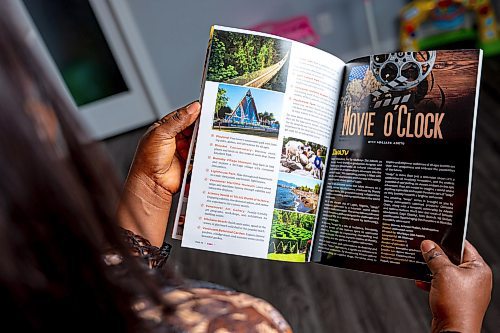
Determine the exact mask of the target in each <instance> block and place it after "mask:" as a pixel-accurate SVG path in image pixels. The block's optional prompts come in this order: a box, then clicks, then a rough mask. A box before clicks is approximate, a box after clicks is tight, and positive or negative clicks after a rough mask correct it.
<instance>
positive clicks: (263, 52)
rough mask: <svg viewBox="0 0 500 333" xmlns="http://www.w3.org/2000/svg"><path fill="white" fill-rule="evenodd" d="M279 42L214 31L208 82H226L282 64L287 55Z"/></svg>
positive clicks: (260, 37)
mask: <svg viewBox="0 0 500 333" xmlns="http://www.w3.org/2000/svg"><path fill="white" fill-rule="evenodd" d="M280 42H281V41H279V40H276V39H272V38H267V37H263V36H256V35H246V34H241V33H235V32H230V31H221V30H215V31H214V35H213V38H212V45H211V50H210V59H209V64H210V65H209V67H208V71H207V80H209V81H216V82H224V81H227V80H230V79H233V78H236V77H238V76H241V75H244V74H249V73H252V72H255V71H258V70H261V69H263V68H266V67H268V66H271V65H273V64H275V63H277V62H279V61H280V60H281V59H282V58H283V57H284V56H285V54H286V52H284V50H282V49H281V45H280Z"/></svg>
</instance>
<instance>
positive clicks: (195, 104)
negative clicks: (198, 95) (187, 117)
mask: <svg viewBox="0 0 500 333" xmlns="http://www.w3.org/2000/svg"><path fill="white" fill-rule="evenodd" d="M198 108H199V104H198V101H194V102H192V103H191V104H189V105H188V106H187V107H186V112H187V113H188V114H193V113H196V112H198Z"/></svg>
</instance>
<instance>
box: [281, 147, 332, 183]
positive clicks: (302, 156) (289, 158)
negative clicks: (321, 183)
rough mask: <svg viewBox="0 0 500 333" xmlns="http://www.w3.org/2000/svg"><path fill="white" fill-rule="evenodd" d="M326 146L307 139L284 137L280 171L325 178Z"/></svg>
mask: <svg viewBox="0 0 500 333" xmlns="http://www.w3.org/2000/svg"><path fill="white" fill-rule="evenodd" d="M325 155H326V147H325V146H322V145H320V144H317V143H314V142H310V141H307V140H300V139H295V138H290V137H287V138H284V139H283V146H282V147H281V159H280V170H279V171H280V172H286V173H291V174H294V175H298V176H304V177H311V178H314V179H320V180H321V179H323V175H324V172H325V158H326V156H325Z"/></svg>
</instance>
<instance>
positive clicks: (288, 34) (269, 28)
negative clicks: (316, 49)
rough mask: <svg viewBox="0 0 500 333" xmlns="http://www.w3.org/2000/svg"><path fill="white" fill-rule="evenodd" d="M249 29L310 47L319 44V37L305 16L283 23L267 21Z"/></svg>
mask: <svg viewBox="0 0 500 333" xmlns="http://www.w3.org/2000/svg"><path fill="white" fill-rule="evenodd" d="M249 29H250V30H254V31H260V32H265V33H269V34H273V35H277V36H281V37H285V38H289V39H293V40H296V41H298V42H302V43H304V44H309V45H312V46H314V45H316V44H318V42H319V36H318V34H317V33H316V32H315V31H314V29H313V27H312V25H311V23H310V22H309V18H308V17H307V16H296V17H293V18H291V19H288V20H285V21H268V22H264V23H261V24H258V25H255V26H253V27H250V28H249Z"/></svg>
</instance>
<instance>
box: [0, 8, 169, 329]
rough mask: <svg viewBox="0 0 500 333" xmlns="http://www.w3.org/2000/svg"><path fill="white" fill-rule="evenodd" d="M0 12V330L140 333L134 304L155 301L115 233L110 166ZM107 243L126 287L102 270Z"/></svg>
mask: <svg viewBox="0 0 500 333" xmlns="http://www.w3.org/2000/svg"><path fill="white" fill-rule="evenodd" d="M1 7H3V8H1ZM0 8H1V12H2V15H0V50H1V51H0V152H1V157H0V253H1V255H0V298H1V299H2V302H3V303H4V305H5V306H4V310H3V311H4V313H2V318H3V320H2V326H3V327H14V328H15V329H16V331H21V332H24V331H56V332H57V331H61V330H63V329H64V330H69V331H89V330H104V331H112V332H135V331H139V330H141V331H144V330H145V327H144V326H143V325H142V323H141V320H139V318H138V316H137V315H136V313H135V312H134V311H133V310H132V305H133V304H134V300H136V299H137V297H138V296H146V297H148V299H150V300H154V301H155V302H158V303H161V300H160V296H159V294H158V293H157V290H159V289H158V288H157V285H156V282H155V281H154V280H153V279H152V278H151V277H150V276H149V274H147V273H146V271H145V269H142V266H140V265H138V264H137V263H136V262H135V260H134V259H133V258H131V257H130V255H128V254H127V251H126V249H125V247H124V245H123V243H122V239H121V238H120V235H119V232H118V226H117V223H116V221H115V209H116V204H117V202H118V200H119V182H118V181H117V177H116V176H115V171H114V170H113V168H112V165H111V163H110V162H109V161H108V158H107V157H106V156H105V154H104V152H103V150H102V147H100V146H99V144H98V143H96V142H93V141H92V140H91V139H90V138H89V137H88V136H87V134H86V132H85V130H84V129H83V128H82V126H81V125H80V124H79V122H78V121H77V120H76V118H75V112H76V110H74V106H73V105H72V103H71V102H69V101H68V100H67V98H66V97H65V95H64V94H62V93H61V91H60V90H59V86H58V84H57V81H56V80H55V76H54V73H50V72H48V71H47V70H46V66H43V65H42V62H41V60H40V59H39V58H38V57H37V56H36V54H35V52H33V50H32V49H31V48H30V47H29V45H28V44H27V43H26V41H25V40H24V39H23V37H22V36H21V33H20V31H21V30H20V28H19V27H18V26H17V25H16V22H14V21H13V19H12V16H13V15H9V11H10V10H11V9H10V8H9V7H8V6H5V5H0ZM51 119H52V120H54V121H53V128H50V126H47V120H48V122H49V123H50V120H51ZM49 125H50V124H49ZM106 248H113V249H114V250H115V251H118V252H120V253H121V254H122V255H123V257H124V259H123V260H124V264H126V265H127V283H126V286H125V284H123V283H119V282H117V279H115V278H114V276H113V275H112V274H110V269H109V268H107V267H106V266H105V264H104V262H103V260H102V256H103V251H104V250H105V249H106ZM164 308H165V309H166V311H167V310H171V309H170V308H168V306H165V307H164ZM5 311H6V312H5Z"/></svg>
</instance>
